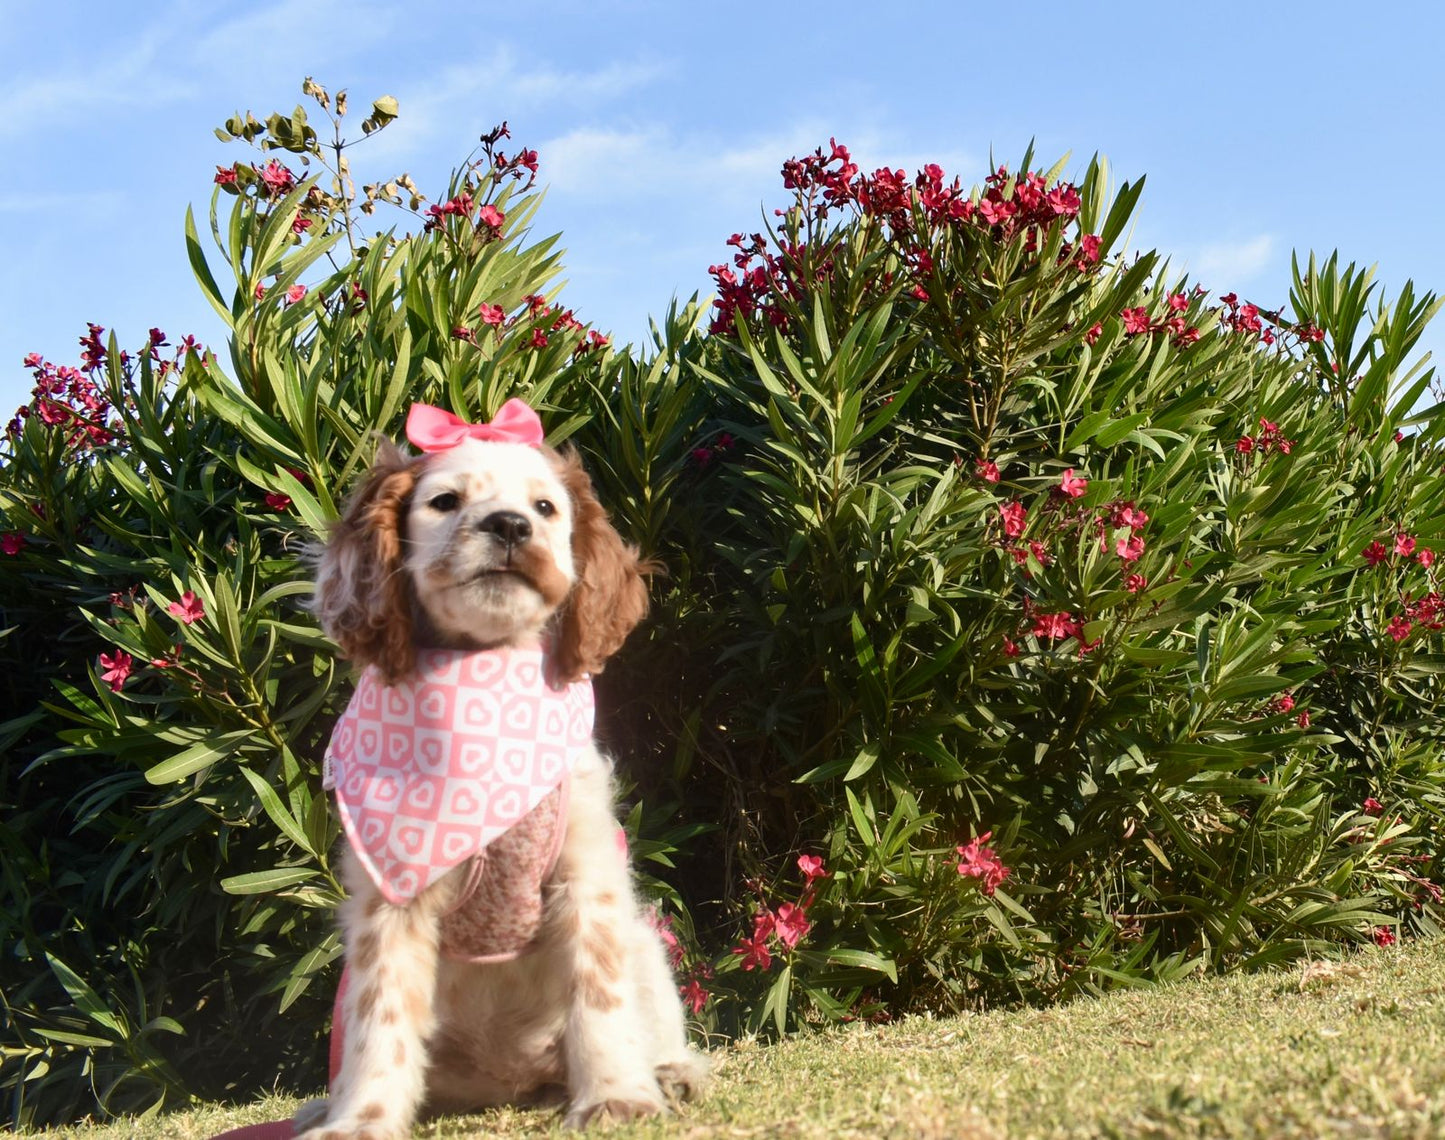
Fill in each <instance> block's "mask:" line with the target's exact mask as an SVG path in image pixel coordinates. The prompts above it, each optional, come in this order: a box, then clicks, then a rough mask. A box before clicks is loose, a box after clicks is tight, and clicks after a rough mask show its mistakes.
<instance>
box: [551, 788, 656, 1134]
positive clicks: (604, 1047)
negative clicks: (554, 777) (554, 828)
mask: <svg viewBox="0 0 1445 1140" xmlns="http://www.w3.org/2000/svg"><path fill="white" fill-rule="evenodd" d="M558 873H559V875H558V877H559V880H560V886H561V890H562V892H563V895H562V897H561V898H560V899H559V900H558V906H559V908H560V913H559V914H558V915H557V918H558V921H559V922H560V923H561V924H562V929H563V930H564V931H565V938H564V947H563V953H564V955H565V967H564V968H565V969H567V971H568V973H569V978H568V981H569V997H570V1000H569V1007H568V1013H567V1025H566V1029H565V1031H564V1037H563V1050H564V1052H565V1055H566V1063H567V1093H568V1107H567V1116H566V1121H565V1123H566V1125H567V1126H568V1127H569V1128H580V1127H582V1126H583V1125H586V1124H588V1123H590V1122H592V1121H593V1120H597V1119H601V1118H610V1119H613V1120H632V1119H635V1118H637V1117H642V1116H652V1115H655V1114H657V1113H660V1112H664V1111H666V1102H665V1100H664V1098H663V1095H662V1091H661V1089H660V1088H659V1087H658V1084H657V1078H656V1077H655V1076H654V1074H653V1071H652V1058H651V1052H652V1051H651V1049H650V1047H649V1046H650V1036H649V1034H648V1032H647V1026H646V1025H645V1024H644V1021H643V1017H644V1014H645V1012H646V1011H644V1010H643V1009H641V1008H639V1002H638V994H637V986H636V984H635V979H634V978H633V977H632V975H631V971H630V969H629V962H628V954H627V949H628V940H629V937H630V935H631V933H632V932H631V929H630V924H632V923H634V922H636V921H637V919H636V910H637V907H636V903H635V901H634V899H633V894H632V880H631V874H630V872H629V870H628V866H627V858H626V855H625V852H624V851H622V850H620V849H619V847H618V844H617V821H616V819H615V818H613V815H612V789H611V782H610V780H609V778H608V773H607V771H606V770H605V768H604V767H603V766H602V764H601V762H600V761H594V762H592V763H584V764H579V765H578V768H577V770H576V771H575V772H574V773H573V776H572V790H571V796H570V800H569V803H568V808H567V833H566V837H565V838H564V840H563V844H562V853H561V856H560V858H559V860H558Z"/></svg>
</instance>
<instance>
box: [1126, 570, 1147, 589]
mask: <svg viewBox="0 0 1445 1140" xmlns="http://www.w3.org/2000/svg"><path fill="white" fill-rule="evenodd" d="M1148 588H1149V579H1147V578H1146V577H1144V575H1143V574H1130V575H1129V576H1128V577H1127V578H1125V579H1124V589H1126V590H1128V591H1129V593H1131V594H1138V593H1142V592H1143V591H1144V590H1147V589H1148Z"/></svg>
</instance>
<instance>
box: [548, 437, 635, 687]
mask: <svg viewBox="0 0 1445 1140" xmlns="http://www.w3.org/2000/svg"><path fill="white" fill-rule="evenodd" d="M555 461H556V463H557V467H558V474H559V475H560V476H561V479H562V482H563V484H564V485H565V486H566V488H567V494H568V496H569V497H570V498H571V500H572V558H573V561H574V563H575V564H576V581H575V583H574V584H573V586H572V592H571V594H570V595H569V596H568V598H567V601H566V603H565V604H564V605H563V608H562V612H561V614H560V615H559V618H558V622H557V636H556V643H555V645H554V646H553V658H554V663H555V669H556V674H557V680H558V681H560V682H570V681H575V680H577V679H578V678H579V677H581V676H582V675H583V674H585V673H600V672H602V669H603V666H605V665H606V664H607V659H608V658H609V657H611V656H612V655H613V654H614V653H616V652H617V650H618V649H619V648H620V647H621V645H622V643H623V641H625V640H626V639H627V635H628V634H629V633H631V632H632V629H633V627H634V626H636V625H637V623H638V622H640V621H641V620H642V619H643V618H644V617H646V616H647V604H648V603H647V581H646V575H648V574H652V573H654V572H655V571H656V569H657V567H656V566H655V565H654V564H653V563H650V562H644V561H642V560H641V559H639V558H638V555H637V550H636V548H635V547H633V546H630V545H628V544H627V543H625V542H623V541H622V537H621V536H620V535H619V534H618V533H617V532H616V531H615V530H613V529H612V524H611V523H610V522H608V521H607V512H606V511H604V510H603V509H602V504H601V503H599V502H598V501H597V496H596V495H594V494H593V492H592V481H591V480H590V479H588V478H587V472H586V471H584V470H583V469H582V460H581V459H580V458H579V457H578V455H577V453H576V452H575V451H573V450H571V449H568V450H567V451H565V452H563V453H562V454H560V455H558V456H557V457H556V460H555Z"/></svg>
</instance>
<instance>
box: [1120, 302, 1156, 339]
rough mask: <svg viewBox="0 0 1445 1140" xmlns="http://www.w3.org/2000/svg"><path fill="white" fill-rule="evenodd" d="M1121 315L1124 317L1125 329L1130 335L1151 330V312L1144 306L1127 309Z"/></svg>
mask: <svg viewBox="0 0 1445 1140" xmlns="http://www.w3.org/2000/svg"><path fill="white" fill-rule="evenodd" d="M1119 315H1120V316H1121V317H1122V318H1123V319H1124V331H1125V332H1126V333H1127V334H1128V335H1129V336H1138V335H1139V334H1140V333H1146V332H1148V331H1149V314H1148V313H1146V312H1145V311H1144V310H1143V308H1142V307H1140V308H1137V309H1125V310H1124V311H1123V312H1122V313H1120V314H1119Z"/></svg>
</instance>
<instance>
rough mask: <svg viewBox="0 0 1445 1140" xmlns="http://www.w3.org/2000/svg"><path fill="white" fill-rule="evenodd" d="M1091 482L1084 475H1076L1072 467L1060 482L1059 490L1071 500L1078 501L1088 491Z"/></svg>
mask: <svg viewBox="0 0 1445 1140" xmlns="http://www.w3.org/2000/svg"><path fill="white" fill-rule="evenodd" d="M1088 487H1089V481H1088V480H1087V479H1085V478H1084V477H1083V476H1082V475H1075V474H1074V469H1073V468H1072V467H1070V468H1068V469H1067V470H1065V472H1064V474H1063V477H1062V478H1061V479H1060V480H1059V490H1060V491H1062V492H1063V493H1064V494H1065V495H1067V496H1068V497H1069V498H1071V499H1077V498H1078V497H1079V496H1080V495H1082V494H1083V493H1084V492H1085V491H1086V490H1088Z"/></svg>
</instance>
